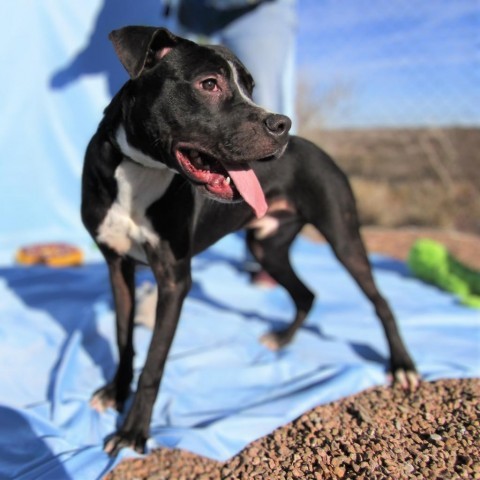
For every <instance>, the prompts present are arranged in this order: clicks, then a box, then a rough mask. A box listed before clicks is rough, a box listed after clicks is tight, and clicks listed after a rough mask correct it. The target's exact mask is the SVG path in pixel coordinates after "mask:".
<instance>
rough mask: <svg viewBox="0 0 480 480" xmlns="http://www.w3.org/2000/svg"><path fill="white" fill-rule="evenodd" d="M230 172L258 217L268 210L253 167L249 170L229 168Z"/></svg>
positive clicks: (238, 188) (241, 193)
mask: <svg viewBox="0 0 480 480" xmlns="http://www.w3.org/2000/svg"><path fill="white" fill-rule="evenodd" d="M228 174H229V175H230V178H231V179H232V180H233V183H234V184H235V186H236V187H237V190H238V191H239V193H240V195H241V196H242V197H243V199H244V200H245V201H246V202H247V203H248V204H249V205H250V206H251V207H252V208H253V211H254V212H255V215H256V216H257V218H261V217H263V216H264V215H265V213H266V212H267V208H268V206H267V201H266V200H265V195H264V194H263V190H262V187H261V186H260V182H259V181H258V178H257V176H256V175H255V173H254V172H253V170H252V169H251V168H249V169H248V170H229V171H228Z"/></svg>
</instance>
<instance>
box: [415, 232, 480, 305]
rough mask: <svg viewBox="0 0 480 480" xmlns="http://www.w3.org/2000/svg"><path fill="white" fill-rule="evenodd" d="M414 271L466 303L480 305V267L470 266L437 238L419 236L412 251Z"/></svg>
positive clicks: (421, 277)
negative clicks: (473, 267)
mask: <svg viewBox="0 0 480 480" xmlns="http://www.w3.org/2000/svg"><path fill="white" fill-rule="evenodd" d="M407 263H408V267H409V268H410V270H411V272H412V273H413V275H415V276H416V277H418V278H420V279H421V280H423V281H425V282H428V283H431V284H433V285H436V286H437V287H439V288H441V289H442V290H445V291H447V292H450V293H453V294H455V295H457V296H458V298H459V299H460V302H461V303H462V304H463V305H466V306H468V307H472V308H480V271H477V270H473V269H472V268H469V267H467V266H466V265H464V264H463V263H462V262H460V261H459V260H458V259H457V258H455V257H454V256H453V255H452V254H451V253H450V252H449V251H448V250H447V248H446V247H445V246H444V245H442V244H441V243H438V242H436V241H434V240H430V239H421V240H417V241H416V242H415V243H414V244H413V246H412V248H411V249H410V252H409V255H408V261H407Z"/></svg>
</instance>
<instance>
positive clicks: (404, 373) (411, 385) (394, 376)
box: [389, 368, 421, 392]
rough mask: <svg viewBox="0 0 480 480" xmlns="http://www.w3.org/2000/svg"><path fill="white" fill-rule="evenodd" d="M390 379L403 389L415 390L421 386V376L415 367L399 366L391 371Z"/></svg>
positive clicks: (393, 383) (394, 384)
mask: <svg viewBox="0 0 480 480" xmlns="http://www.w3.org/2000/svg"><path fill="white" fill-rule="evenodd" d="M389 381H390V383H391V384H392V385H393V386H394V387H396V386H398V387H400V388H402V389H403V390H406V391H409V392H414V391H415V390H417V389H418V387H419V386H420V382H421V377H420V375H419V374H418V373H417V372H416V371H415V369H406V368H397V369H396V370H394V372H393V373H390V375H389Z"/></svg>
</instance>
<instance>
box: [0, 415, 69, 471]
mask: <svg viewBox="0 0 480 480" xmlns="http://www.w3.org/2000/svg"><path fill="white" fill-rule="evenodd" d="M0 432H1V434H0V452H1V453H2V459H1V461H0V478H5V479H7V478H22V479H23V480H27V479H28V480H36V479H38V478H51V479H55V480H68V479H70V478H71V476H70V475H69V474H68V473H67V471H66V470H65V469H64V467H63V465H62V463H61V459H60V458H59V457H57V456H55V455H53V454H52V452H51V450H50V448H49V447H48V445H47V444H46V441H48V440H46V441H44V440H43V439H42V437H39V436H38V434H37V433H36V432H35V431H34V429H33V427H32V425H31V424H30V422H29V421H28V420H27V418H25V416H24V415H21V414H20V413H18V411H16V410H14V409H12V408H9V407H4V406H0ZM25 465H28V466H27V467H25Z"/></svg>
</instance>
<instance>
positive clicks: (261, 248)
mask: <svg viewBox="0 0 480 480" xmlns="http://www.w3.org/2000/svg"><path fill="white" fill-rule="evenodd" d="M277 220H278V222H279V227H280V228H277V229H276V230H275V231H274V232H273V233H270V234H266V236H263V235H262V232H261V230H258V229H251V230H248V232H247V244H248V246H249V248H250V250H251V252H252V254H253V256H254V257H255V258H256V259H257V260H258V262H259V263H260V265H261V266H262V268H264V269H265V270H266V271H267V272H268V273H269V274H270V275H271V276H272V278H274V279H275V280H276V281H277V282H278V283H279V284H280V285H281V286H283V287H284V288H285V289H286V290H287V292H288V293H289V294H290V296H291V297H292V300H293V302H294V303H295V308H296V313H295V318H294V320H293V322H292V323H291V324H290V325H289V326H288V327H287V328H285V329H283V330H278V331H272V332H269V333H266V334H265V335H264V336H262V338H261V339H260V341H261V342H262V343H263V344H264V345H265V346H266V347H267V348H269V349H271V350H278V349H280V348H282V347H283V346H285V345H286V344H288V343H289V342H290V341H291V340H292V339H293V337H294V335H295V333H296V332H297V330H298V329H299V328H300V326H301V325H302V323H303V321H304V320H305V317H306V316H307V315H308V312H309V311H310V309H311V307H312V304H313V301H314V298H315V296H314V294H313V293H312V292H311V291H310V290H309V289H308V288H307V287H306V286H305V285H304V284H303V283H302V282H301V281H300V279H299V278H298V277H297V275H296V274H295V271H294V270H293V268H292V266H291V264H290V259H289V248H290V245H291V243H292V241H293V240H294V238H295V237H296V235H297V234H298V232H299V231H300V229H301V228H302V226H303V223H302V222H300V221H299V220H298V219H297V218H296V217H294V216H290V215H287V216H286V217H285V216H282V215H279V217H278V219H277Z"/></svg>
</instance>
